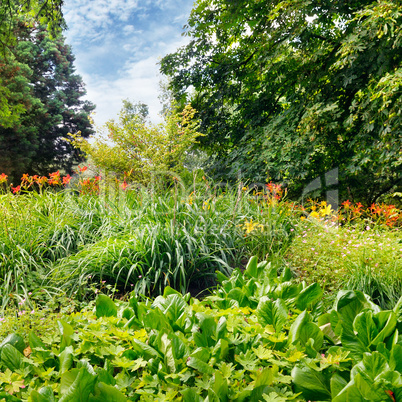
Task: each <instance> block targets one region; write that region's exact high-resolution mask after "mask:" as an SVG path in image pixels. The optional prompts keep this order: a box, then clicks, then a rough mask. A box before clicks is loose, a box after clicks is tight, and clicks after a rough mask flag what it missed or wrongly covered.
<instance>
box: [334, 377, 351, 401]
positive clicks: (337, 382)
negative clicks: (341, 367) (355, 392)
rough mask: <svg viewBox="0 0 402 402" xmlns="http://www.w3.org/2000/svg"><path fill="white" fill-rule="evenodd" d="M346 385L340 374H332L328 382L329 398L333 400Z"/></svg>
mask: <svg viewBox="0 0 402 402" xmlns="http://www.w3.org/2000/svg"><path fill="white" fill-rule="evenodd" d="M347 383H348V382H347V380H345V379H344V378H343V377H342V376H341V374H339V373H337V372H336V373H334V374H333V375H332V377H331V380H330V388H331V398H332V399H334V398H335V397H336V396H337V395H338V394H339V393H340V392H341V391H342V390H343V389H344V388H345V387H346V385H347Z"/></svg>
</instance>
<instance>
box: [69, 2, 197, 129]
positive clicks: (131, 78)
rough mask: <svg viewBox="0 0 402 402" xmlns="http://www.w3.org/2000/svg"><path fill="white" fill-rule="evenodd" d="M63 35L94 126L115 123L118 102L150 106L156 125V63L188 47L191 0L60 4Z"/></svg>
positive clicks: (157, 79)
mask: <svg viewBox="0 0 402 402" xmlns="http://www.w3.org/2000/svg"><path fill="white" fill-rule="evenodd" d="M64 4H65V5H64V15H65V19H66V22H67V25H68V30H67V31H65V33H64V35H65V36H66V38H67V43H68V44H70V45H71V46H72V48H73V53H74V55H75V56H76V61H75V66H76V70H77V73H78V74H80V75H81V76H82V78H83V79H84V82H85V84H86V88H87V92H88V94H87V99H89V100H90V101H92V102H93V103H95V104H96V106H97V107H96V115H95V123H97V124H98V125H101V124H103V123H104V122H105V121H107V120H109V119H111V118H117V115H118V112H119V110H120V109H121V106H122V103H121V100H122V99H127V98H129V99H130V100H132V101H135V102H137V101H141V102H144V103H146V104H147V105H148V106H149V110H150V116H151V119H152V121H154V122H158V121H159V120H160V118H159V117H158V113H159V112H160V110H161V105H160V103H159V100H158V94H159V92H158V85H159V81H160V80H161V78H162V77H161V75H160V74H159V67H158V65H157V63H158V61H159V60H160V59H161V58H162V57H163V56H164V55H166V54H168V53H170V52H173V51H175V50H176V49H177V48H178V47H179V46H181V45H184V44H185V43H187V41H188V39H187V38H186V37H183V36H182V35H181V34H182V32H183V29H182V28H183V25H184V24H185V23H186V21H187V18H188V16H189V14H190V11H191V8H192V5H193V0H65V2H64Z"/></svg>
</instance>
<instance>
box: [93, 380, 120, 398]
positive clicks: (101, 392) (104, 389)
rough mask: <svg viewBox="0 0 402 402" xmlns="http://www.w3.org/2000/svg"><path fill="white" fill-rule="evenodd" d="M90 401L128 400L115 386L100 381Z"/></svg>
mask: <svg viewBox="0 0 402 402" xmlns="http://www.w3.org/2000/svg"><path fill="white" fill-rule="evenodd" d="M88 401H89V402H126V401H127V398H126V397H125V396H124V395H123V394H122V393H121V392H120V391H119V390H118V389H117V388H115V387H113V386H111V385H108V384H105V383H103V382H98V383H97V384H96V386H95V395H94V396H93V395H90V397H89V399H88Z"/></svg>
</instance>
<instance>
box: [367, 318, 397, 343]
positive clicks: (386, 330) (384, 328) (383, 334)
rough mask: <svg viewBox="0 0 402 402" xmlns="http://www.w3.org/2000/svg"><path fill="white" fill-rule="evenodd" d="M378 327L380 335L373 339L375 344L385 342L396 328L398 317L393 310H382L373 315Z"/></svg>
mask: <svg viewBox="0 0 402 402" xmlns="http://www.w3.org/2000/svg"><path fill="white" fill-rule="evenodd" d="M373 320H374V322H375V324H376V326H377V329H378V335H377V336H376V337H375V339H374V340H373V342H372V344H373V345H378V344H379V343H381V342H384V341H385V339H386V338H388V337H389V336H390V335H391V334H392V333H393V332H394V331H395V329H396V324H397V318H396V314H395V313H394V312H393V311H380V312H378V313H376V314H375V315H374V316H373Z"/></svg>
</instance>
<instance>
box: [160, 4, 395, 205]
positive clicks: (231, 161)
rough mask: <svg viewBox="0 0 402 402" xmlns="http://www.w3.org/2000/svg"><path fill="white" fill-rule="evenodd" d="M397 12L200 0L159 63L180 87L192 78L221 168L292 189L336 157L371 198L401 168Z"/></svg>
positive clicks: (354, 189)
mask: <svg viewBox="0 0 402 402" xmlns="http://www.w3.org/2000/svg"><path fill="white" fill-rule="evenodd" d="M401 22H402V7H401V3H400V2H399V1H397V2H391V1H385V0H384V1H379V2H373V1H367V0H366V1H352V2H350V1H348V2H345V1H305V0H300V1H278V0H277V1H271V2H261V1H257V0H254V1H249V0H247V1H246V0H237V1H228V0H220V1H218V2H216V1H210V0H203V1H199V2H197V3H196V5H195V6H194V8H193V10H192V13H191V15H190V18H189V21H188V25H187V26H186V34H187V35H188V36H190V38H191V40H190V43H189V44H188V45H187V46H184V47H182V48H180V49H178V50H177V51H176V52H175V53H173V54H169V55H167V56H165V57H164V59H163V60H162V62H161V71H162V72H163V73H165V74H167V75H168V76H170V78H171V87H172V89H173V90H174V91H175V93H176V96H177V97H186V96H188V95H187V94H186V91H187V89H188V88H189V87H190V86H192V87H194V89H195V92H194V94H193V95H192V96H191V100H192V104H193V106H194V107H195V108H196V109H197V110H198V111H199V112H200V117H201V120H202V125H201V131H202V132H204V133H206V134H208V135H207V136H206V137H204V138H202V139H201V143H202V145H203V147H204V149H207V150H208V151H209V152H210V154H211V155H212V156H213V157H212V158H211V166H210V168H211V170H213V171H214V172H215V173H216V174H217V175H220V176H223V177H229V178H235V177H238V176H239V175H240V176H241V177H245V178H251V179H253V180H255V179H257V180H263V179H265V178H266V177H267V175H269V176H270V177H271V178H273V179H275V180H286V181H288V182H291V183H292V186H291V187H292V189H294V190H295V193H296V194H298V193H300V191H301V189H302V188H303V187H304V186H305V185H306V183H308V182H309V181H311V180H312V179H314V178H316V177H317V176H320V175H322V174H324V173H325V172H327V171H329V170H331V169H333V168H335V167H339V169H340V172H341V175H342V176H341V184H342V190H343V194H345V195H346V194H347V196H348V197H351V196H352V197H353V196H354V197H355V198H356V197H359V199H365V200H367V201H372V200H374V199H376V198H378V197H379V196H380V195H381V194H383V193H386V192H388V191H390V190H392V189H395V188H397V187H400V186H401V180H402V178H401V174H400V173H399V172H400V165H401V162H402V158H401V153H400V149H401V147H402V140H401V139H402V136H401V122H402V120H401V115H400V109H401V99H402V98H401V74H402V68H401V62H402V56H401V55H402V52H401V37H402V35H401V30H400V26H401ZM347 191H349V193H347Z"/></svg>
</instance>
